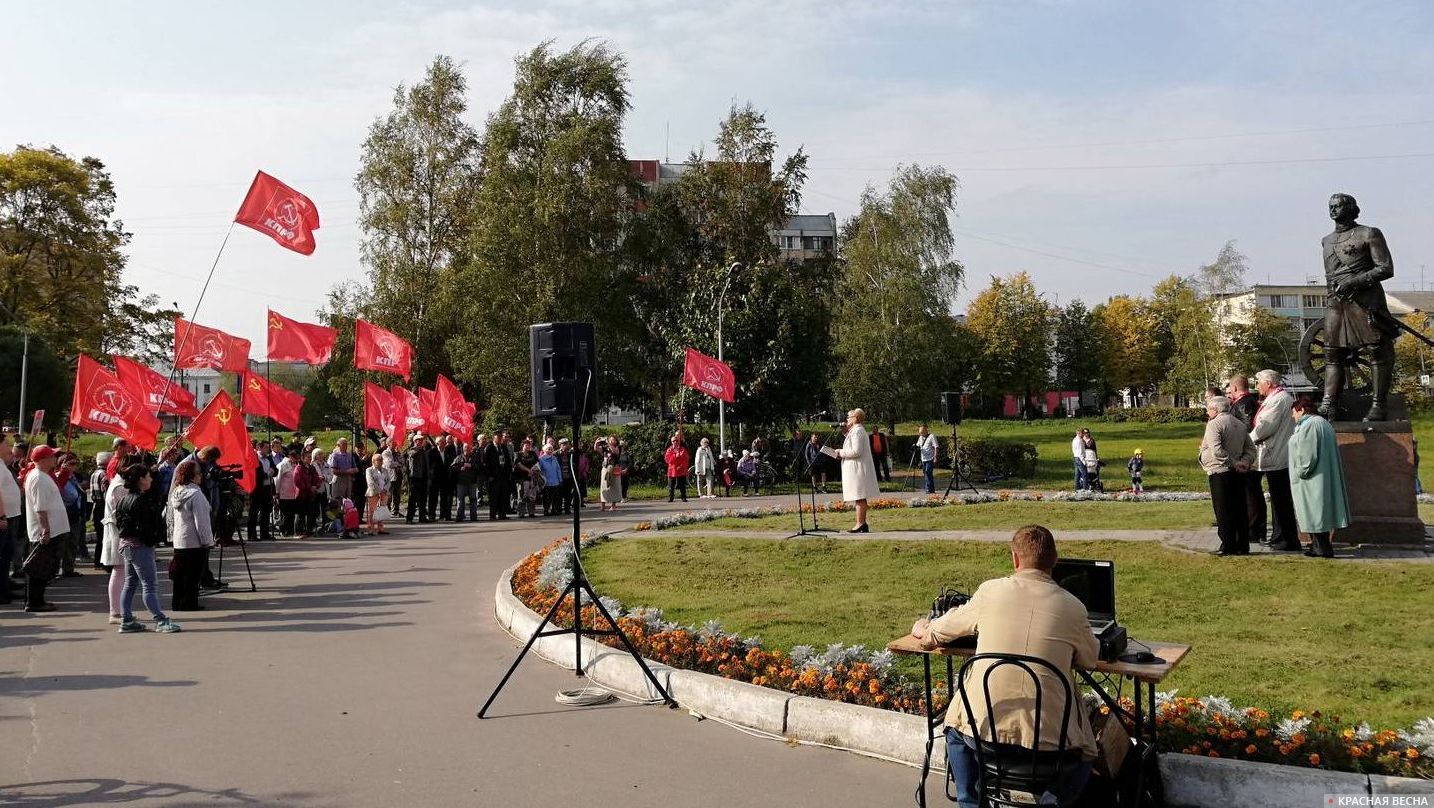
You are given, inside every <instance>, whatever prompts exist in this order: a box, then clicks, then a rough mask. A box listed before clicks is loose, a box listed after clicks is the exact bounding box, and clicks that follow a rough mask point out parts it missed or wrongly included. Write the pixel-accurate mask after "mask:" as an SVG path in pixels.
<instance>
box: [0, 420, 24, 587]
mask: <svg viewBox="0 0 1434 808" xmlns="http://www.w3.org/2000/svg"><path fill="white" fill-rule="evenodd" d="M9 437H10V436H9V435H0V603H9V602H10V601H11V600H13V599H14V595H13V594H12V593H11V590H10V568H11V566H12V564H14V561H15V554H16V553H18V552H21V551H22V550H23V549H24V546H25V521H24V520H25V517H23V516H21V515H20V496H21V495H20V485H19V483H16V482H15V475H14V474H12V473H11V472H10V461H11V460H13V459H14V455H15V449H14V447H12V446H11V445H10V441H9Z"/></svg>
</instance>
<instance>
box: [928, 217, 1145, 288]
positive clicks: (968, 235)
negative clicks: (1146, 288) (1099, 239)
mask: <svg viewBox="0 0 1434 808" xmlns="http://www.w3.org/2000/svg"><path fill="white" fill-rule="evenodd" d="M951 232H953V233H956V234H957V235H961V236H965V237H966V238H974V239H976V240H977V241H985V242H989V243H991V244H996V245H999V246H1002V247H1009V248H1010V249H1013V250H1020V251H1022V252H1028V253H1035V254H1036V255H1043V256H1045V257H1046V258H1054V259H1056V260H1057V261H1069V262H1071V263H1073V264H1084V265H1085V266H1088V267H1096V268H1097V269H1109V270H1111V271H1112V272H1123V273H1125V274H1127V275H1139V276H1141V277H1145V278H1156V277H1159V276H1158V275H1154V274H1152V273H1149V272H1140V271H1139V270H1134V269H1126V268H1125V267H1118V266H1115V265H1113V264H1102V263H1100V262H1098V261H1087V260H1085V259H1084V258H1073V257H1071V256H1069V255H1059V254H1057V253H1053V252H1047V251H1045V250H1038V249H1036V248H1034V247H1023V246H1021V245H1020V244H1012V243H1010V242H1006V241H1001V240H999V239H994V238H989V237H987V236H980V235H977V234H975V233H972V232H971V231H969V230H961V229H958V228H955V227H953V228H951Z"/></svg>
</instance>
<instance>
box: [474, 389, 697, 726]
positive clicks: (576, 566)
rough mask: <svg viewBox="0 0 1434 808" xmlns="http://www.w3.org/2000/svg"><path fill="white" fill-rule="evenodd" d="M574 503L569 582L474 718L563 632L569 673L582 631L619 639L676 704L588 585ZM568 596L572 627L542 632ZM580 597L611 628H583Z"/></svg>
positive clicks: (576, 419) (576, 437)
mask: <svg viewBox="0 0 1434 808" xmlns="http://www.w3.org/2000/svg"><path fill="white" fill-rule="evenodd" d="M588 384H592V372H591V371H589V372H588ZM584 401H586V396H584ZM582 422H583V416H582V415H579V414H578V413H576V412H574V413H573V445H574V446H581V445H582V440H581V431H582ZM575 457H576V455H575V454H573V453H570V454H569V455H568V462H569V463H570V464H573V465H576V461H575V460H574V458H575ZM573 478H574V479H577V469H576V468H573ZM578 504H579V507H576V508H573V567H572V581H571V582H570V583H569V584H568V585H567V587H565V588H564V589H563V591H562V593H561V594H559V595H558V599H557V600H555V601H553V608H551V609H549V610H548V614H547V616H546V617H544V618H543V622H541V623H539V624H538V627H537V628H536V629H534V630H533V636H531V637H529V638H528V642H527V644H526V645H524V646H523V650H522V651H519V652H518V658H517V659H515V660H513V664H512V665H511V666H510V667H509V668H508V672H507V673H505V674H503V678H502V679H501V680H500V681H499V682H498V686H497V687H495V688H493V693H492V694H491V695H489V696H488V700H487V701H485V702H483V706H482V707H481V708H479V710H478V717H479V718H486V717H487V715H486V714H487V712H488V708H489V707H491V706H492V705H493V700H494V699H496V698H498V693H499V692H501V691H502V690H503V686H504V685H506V684H508V680H509V679H510V678H512V676H513V672H514V671H516V670H518V664H519V663H521V662H522V661H523V657H525V656H527V655H528V651H530V650H531V649H532V647H533V644H534V643H536V642H537V641H538V640H539V638H542V637H557V636H561V635H563V634H571V635H573V643H574V645H575V650H576V655H575V656H574V657H573V659H574V668H573V672H574V673H575V674H576V675H578V676H582V675H583V635H584V634H586V635H588V636H590V637H617V638H618V639H619V640H621V641H622V644H623V647H624V648H625V649H626V650H627V652H628V653H629V654H631V655H632V658H633V659H634V660H636V662H637V664H638V667H640V668H642V673H643V675H644V676H646V677H647V681H648V682H651V683H652V686H653V687H655V688H657V692H658V693H659V694H661V696H662V700H663V701H665V702H667V706H668V707H676V706H677V702H676V701H674V700H673V698H672V696H670V695H668V693H667V689H666V688H664V687H663V686H662V683H661V682H659V681H657V677H656V676H653V675H652V670H651V669H650V668H648V667H647V661H646V660H644V659H643V658H642V654H640V653H638V650H637V647H636V646H634V645H633V644H632V640H630V639H628V637H627V635H626V634H624V633H623V631H622V629H621V628H619V627H618V625H617V621H616V620H614V619H613V617H612V615H611V614H608V611H607V607H606V606H604V605H603V604H602V601H601V600H598V596H597V593H596V592H594V591H593V587H592V584H591V583H589V582H588V577H587V573H586V572H585V571H584V570H583V561H582V540H581V527H582V510H583V509H582V507H581V504H582V503H578ZM569 595H572V598H573V605H572V610H573V626H572V628H553V629H548V630H547V631H544V630H543V629H544V627H546V626H547V625H548V624H550V623H552V622H553V618H555V617H557V615H558V611H559V610H560V609H561V608H562V606H563V603H564V601H566V600H567V599H568V596H569ZM584 597H586V598H587V601H588V602H589V603H591V604H592V605H594V606H596V607H597V610H598V612H599V613H600V614H601V615H602V616H603V619H604V620H606V621H607V622H608V625H610V626H612V628H611V629H599V628H597V627H590V628H584V627H583V598H584Z"/></svg>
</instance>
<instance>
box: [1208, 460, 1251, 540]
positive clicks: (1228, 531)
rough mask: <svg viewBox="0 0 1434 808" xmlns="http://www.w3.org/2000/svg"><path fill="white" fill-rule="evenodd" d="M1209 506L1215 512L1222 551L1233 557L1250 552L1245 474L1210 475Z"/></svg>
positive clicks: (1225, 472) (1226, 472)
mask: <svg viewBox="0 0 1434 808" xmlns="http://www.w3.org/2000/svg"><path fill="white" fill-rule="evenodd" d="M1210 505H1211V506H1212V507H1213V508H1214V509H1215V526H1216V530H1217V532H1218V533H1219V535H1220V549H1221V550H1223V551H1224V552H1226V553H1230V554H1232V555H1244V554H1246V553H1249V552H1250V521H1249V517H1248V514H1247V513H1246V510H1245V475H1244V474H1241V473H1240V472H1238V471H1222V472H1220V473H1219V474H1211V475H1210Z"/></svg>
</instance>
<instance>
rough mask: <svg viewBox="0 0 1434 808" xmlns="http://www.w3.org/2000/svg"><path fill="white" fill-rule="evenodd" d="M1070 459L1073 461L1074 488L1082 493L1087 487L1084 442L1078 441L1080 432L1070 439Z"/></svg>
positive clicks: (1077, 431)
mask: <svg viewBox="0 0 1434 808" xmlns="http://www.w3.org/2000/svg"><path fill="white" fill-rule="evenodd" d="M1071 457H1072V458H1073V459H1074V460H1075V488H1076V490H1077V491H1084V490H1085V489H1086V488H1087V487H1088V485H1089V484H1088V483H1087V482H1086V476H1085V441H1083V440H1081V439H1080V430H1079V429H1077V430H1076V433H1075V437H1074V438H1071Z"/></svg>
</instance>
